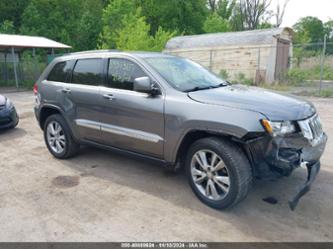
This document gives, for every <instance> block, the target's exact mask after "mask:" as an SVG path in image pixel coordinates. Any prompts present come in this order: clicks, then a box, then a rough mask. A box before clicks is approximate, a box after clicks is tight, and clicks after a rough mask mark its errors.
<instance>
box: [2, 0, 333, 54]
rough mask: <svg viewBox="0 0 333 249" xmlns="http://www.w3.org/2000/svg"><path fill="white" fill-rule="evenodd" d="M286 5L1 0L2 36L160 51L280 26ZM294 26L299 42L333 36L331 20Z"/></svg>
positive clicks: (246, 0) (240, 0) (236, 0)
mask: <svg viewBox="0 0 333 249" xmlns="http://www.w3.org/2000/svg"><path fill="white" fill-rule="evenodd" d="M287 6H288V0H285V1H284V3H283V4H281V5H280V4H278V5H277V6H271V1H270V0H1V2H0V33H7V34H22V35H36V36H44V37H47V38H50V39H54V40H56V41H59V42H62V43H65V44H69V45H71V46H72V47H73V50H74V51H80V50H90V49H96V48H107V49H121V50H147V51H161V50H162V49H163V48H164V46H165V43H166V42H167V41H168V40H169V39H170V38H171V37H173V36H176V35H193V34H203V33H213V32H231V31H242V30H253V29H263V28H271V27H279V26H280V25H281V23H282V20H283V16H284V12H285V9H286V8H287ZM273 7H275V8H273ZM272 20H273V21H272ZM293 28H294V30H295V31H296V35H295V38H294V39H295V41H294V42H295V43H299V44H303V43H318V42H322V41H323V37H324V35H325V34H331V33H332V30H333V21H332V20H331V21H328V22H326V23H323V22H322V21H321V20H319V19H318V18H316V17H304V18H302V19H300V20H299V21H298V22H297V23H296V24H295V25H294V26H293ZM328 37H329V41H333V40H332V39H331V38H330V37H331V36H328ZM332 52H333V51H332Z"/></svg>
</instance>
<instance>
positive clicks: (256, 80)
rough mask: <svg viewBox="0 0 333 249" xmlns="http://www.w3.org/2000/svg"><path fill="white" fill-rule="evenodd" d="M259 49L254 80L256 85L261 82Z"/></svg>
mask: <svg viewBox="0 0 333 249" xmlns="http://www.w3.org/2000/svg"><path fill="white" fill-rule="evenodd" d="M260 52H261V51H260V47H259V48H258V61H257V73H256V79H255V83H256V85H258V84H259V83H260V80H261V73H260Z"/></svg>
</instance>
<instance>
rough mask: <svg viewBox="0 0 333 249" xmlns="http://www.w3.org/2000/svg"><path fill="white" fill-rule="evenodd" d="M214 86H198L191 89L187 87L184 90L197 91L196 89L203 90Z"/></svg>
mask: <svg viewBox="0 0 333 249" xmlns="http://www.w3.org/2000/svg"><path fill="white" fill-rule="evenodd" d="M212 88H213V86H196V87H193V88H191V89H187V90H185V91H184V92H196V91H201V90H207V89H212Z"/></svg>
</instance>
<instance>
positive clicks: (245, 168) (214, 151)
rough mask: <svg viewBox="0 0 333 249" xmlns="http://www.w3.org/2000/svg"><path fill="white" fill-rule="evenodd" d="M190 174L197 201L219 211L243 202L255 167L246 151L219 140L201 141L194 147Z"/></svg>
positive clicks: (191, 149)
mask: <svg viewBox="0 0 333 249" xmlns="http://www.w3.org/2000/svg"><path fill="white" fill-rule="evenodd" d="M186 172H187V177H188V180H189V183H190V186H191V188H192V190H193V191H194V193H195V194H196V195H197V197H198V198H199V199H200V200H201V201H202V202H204V203H205V204H207V205H208V206H210V207H213V208H216V209H223V208H228V207H231V206H233V205H235V204H237V203H238V202H240V201H241V200H242V199H244V198H245V197H246V195H247V193H248V191H249V189H250V186H251V182H252V172H251V167H250V164H249V161H248V160H247V158H246V156H245V154H244V153H243V151H242V150H241V149H240V148H239V147H238V146H237V145H235V144H234V143H232V142H230V141H228V140H225V139H220V138H216V137H211V138H204V139H200V140H198V141H196V142H195V143H194V144H193V145H192V146H191V147H190V149H189V153H188V156H187V159H186Z"/></svg>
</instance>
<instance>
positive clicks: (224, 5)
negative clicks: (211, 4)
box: [216, 0, 236, 20]
mask: <svg viewBox="0 0 333 249" xmlns="http://www.w3.org/2000/svg"><path fill="white" fill-rule="evenodd" d="M235 6H236V0H220V1H219V2H218V4H217V10H216V12H217V14H219V16H220V17H222V18H223V19H225V20H229V19H230V17H231V15H232V13H233V11H234V8H235Z"/></svg>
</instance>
